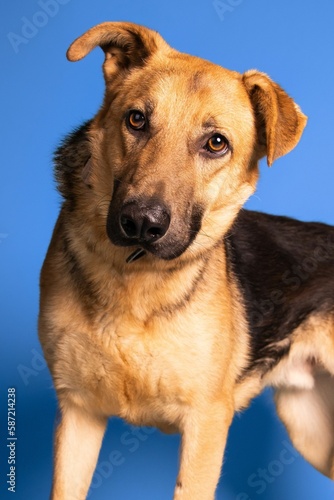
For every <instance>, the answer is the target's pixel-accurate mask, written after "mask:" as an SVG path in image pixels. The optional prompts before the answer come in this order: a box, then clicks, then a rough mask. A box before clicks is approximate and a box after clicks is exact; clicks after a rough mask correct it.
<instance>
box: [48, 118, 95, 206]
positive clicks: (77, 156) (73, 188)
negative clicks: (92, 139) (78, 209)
mask: <svg viewBox="0 0 334 500" xmlns="http://www.w3.org/2000/svg"><path fill="white" fill-rule="evenodd" d="M90 124H91V120H90V121H87V122H86V123H84V124H83V125H82V126H81V127H79V128H78V129H76V130H74V132H72V133H70V134H69V135H68V136H66V137H65V139H64V141H63V142H62V144H61V145H60V146H59V148H58V149H57V150H56V152H55V155H54V162H55V179H56V182H57V186H58V190H59V192H60V193H61V195H62V196H63V198H64V199H65V201H66V202H67V203H68V205H69V209H70V210H74V208H75V200H76V198H77V190H78V186H81V185H82V171H83V168H84V166H85V164H86V162H87V161H88V159H89V157H90V149H89V139H88V135H87V131H88V130H89V127H90Z"/></svg>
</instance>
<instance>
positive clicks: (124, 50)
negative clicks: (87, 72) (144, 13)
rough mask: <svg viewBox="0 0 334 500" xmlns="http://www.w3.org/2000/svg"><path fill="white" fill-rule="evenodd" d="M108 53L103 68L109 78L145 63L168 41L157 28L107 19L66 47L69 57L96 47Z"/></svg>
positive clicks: (75, 58)
mask: <svg viewBox="0 0 334 500" xmlns="http://www.w3.org/2000/svg"><path fill="white" fill-rule="evenodd" d="M97 46H100V47H101V49H102V50H103V51H104V53H105V61H104V65H103V71H104V76H105V79H106V81H107V82H108V81H110V80H112V78H113V76H114V75H115V74H117V73H119V72H120V71H124V70H125V71H127V70H131V69H132V68H134V67H140V66H143V65H144V64H145V62H146V60H147V59H148V58H149V57H150V56H151V55H152V54H153V53H154V52H155V51H156V50H157V49H158V48H159V49H160V50H161V49H162V48H168V47H169V46H168V44H167V43H166V42H165V41H164V39H163V38H162V37H161V36H160V35H159V34H158V33H157V32H155V31H152V30H150V29H148V28H144V27H142V26H139V25H137V24H133V23H124V22H114V23H112V22H107V23H102V24H98V25H97V26H94V27H93V28H91V29H90V30H88V31H86V33H84V34H83V35H81V36H80V37H79V38H77V39H76V40H74V42H73V43H72V45H71V46H70V47H69V49H68V51H67V54H66V55H67V58H68V60H69V61H79V60H80V59H82V58H83V57H85V56H86V55H87V54H88V53H89V52H90V51H91V50H93V49H94V48H95V47H97Z"/></svg>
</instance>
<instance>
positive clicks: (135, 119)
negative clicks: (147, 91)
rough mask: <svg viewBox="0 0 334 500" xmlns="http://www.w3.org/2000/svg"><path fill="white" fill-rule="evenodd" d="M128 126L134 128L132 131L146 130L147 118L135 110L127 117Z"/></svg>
mask: <svg viewBox="0 0 334 500" xmlns="http://www.w3.org/2000/svg"><path fill="white" fill-rule="evenodd" d="M127 125H128V127H130V128H132V130H144V129H145V125H146V118H145V116H144V115H143V113H142V112H141V111H138V110H136V109H133V110H132V111H130V112H129V114H128V116H127Z"/></svg>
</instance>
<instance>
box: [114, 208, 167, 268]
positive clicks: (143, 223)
mask: <svg viewBox="0 0 334 500" xmlns="http://www.w3.org/2000/svg"><path fill="white" fill-rule="evenodd" d="M170 221H171V215H170V211H169V210H168V208H167V207H166V206H165V205H164V204H163V203H162V202H161V201H159V200H157V199H155V198H154V199H140V200H139V201H134V200H129V201H126V202H125V203H123V204H122V205H120V206H119V205H118V204H115V205H114V203H113V202H111V204H110V207H109V213H108V219H107V234H108V236H109V238H110V240H111V241H112V242H113V243H114V244H115V245H119V246H129V247H130V246H137V247H139V248H137V250H136V251H135V252H133V253H132V254H131V255H130V256H129V257H128V259H127V262H133V261H134V260H137V259H138V258H140V257H142V256H143V255H145V250H147V251H149V252H152V253H155V250H156V243H157V242H158V241H159V240H161V239H162V238H163V237H164V236H165V235H166V233H167V232H168V229H169V226H170Z"/></svg>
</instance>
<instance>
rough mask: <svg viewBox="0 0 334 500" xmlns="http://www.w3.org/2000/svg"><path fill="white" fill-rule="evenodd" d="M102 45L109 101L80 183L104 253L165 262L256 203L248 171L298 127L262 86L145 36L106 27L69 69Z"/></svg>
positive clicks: (197, 246) (211, 238) (83, 43)
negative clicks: (100, 229) (126, 250)
mask: <svg viewBox="0 0 334 500" xmlns="http://www.w3.org/2000/svg"><path fill="white" fill-rule="evenodd" d="M96 45H100V46H101V47H102V48H103V50H104V52H105V54H106V59H105V63H104V76H105V80H106V94H105V101H104V105H103V107H102V109H101V110H100V112H99V113H98V115H97V116H96V118H95V119H94V120H93V122H92V126H91V131H90V134H91V144H92V159H91V162H90V166H89V171H88V172H86V173H85V182H86V183H87V184H89V185H90V186H91V187H92V188H93V191H94V194H95V196H96V197H97V198H96V199H97V200H98V199H100V200H102V199H104V200H105V199H108V200H109V201H108V203H107V204H106V203H102V204H99V206H100V214H99V215H100V216H101V217H102V218H103V219H104V221H105V225H106V233H107V235H108V237H109V239H110V240H111V243H112V244H113V245H116V246H119V247H131V246H133V247H140V248H143V249H144V250H146V251H148V252H150V253H151V254H154V255H155V256H157V257H159V258H162V259H165V260H170V259H173V258H176V257H179V256H180V255H182V254H184V253H185V252H186V250H187V251H188V254H191V255H195V254H197V253H201V252H203V251H204V250H206V249H207V248H209V247H212V246H214V245H215V244H216V242H217V241H219V240H220V239H221V237H222V236H223V234H224V233H225V232H226V231H227V230H228V228H229V226H230V225H231V223H232V221H233V219H234V218H235V216H236V214H237V212H238V211H239V209H240V208H241V206H242V205H243V204H244V202H245V201H246V199H247V198H248V197H249V196H250V195H251V194H252V193H253V191H254V189H255V184H256V180H257V176H258V170H257V163H258V160H259V158H261V157H262V156H264V155H265V154H266V155H267V157H268V163H269V164H271V163H272V162H273V161H274V160H275V159H276V158H277V157H279V156H281V155H283V154H285V153H286V152H288V151H289V150H291V149H292V148H293V147H294V146H295V145H296V143H297V142H298V140H299V137H300V135H301V133H302V130H303V127H304V125H305V122H306V119H305V117H304V115H303V114H302V113H301V112H300V110H299V108H298V107H297V106H296V105H295V104H294V102H293V101H292V100H291V99H290V98H289V97H288V96H287V94H286V93H285V92H284V91H283V90H282V89H281V88H280V87H279V86H278V85H276V84H274V83H273V82H272V81H271V80H270V79H269V78H268V77H267V76H266V75H264V74H262V73H258V72H256V71H251V72H248V73H246V74H244V75H241V74H239V73H236V72H232V71H228V70H226V69H224V68H221V67H220V66H217V65H214V64H212V63H209V62H207V61H204V60H202V59H199V58H196V57H192V56H188V55H185V54H182V53H179V52H177V51H175V50H173V49H171V48H170V47H169V46H168V45H167V44H166V43H165V42H164V41H163V39H162V38H161V37H160V36H159V35H158V34H157V33H154V32H152V31H150V30H148V29H146V28H142V27H139V26H137V25H133V24H129V23H104V24H102V25H99V26H97V27H95V28H92V29H91V30H89V31H88V32H87V33H86V34H84V35H83V36H82V37H80V38H79V39H77V40H76V41H75V42H74V43H73V44H72V46H71V47H70V49H69V51H68V57H69V59H70V60H78V59H80V58H82V57H84V56H85V55H86V54H87V53H88V52H89V51H90V50H92V48H94V47H95V46H96Z"/></svg>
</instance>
